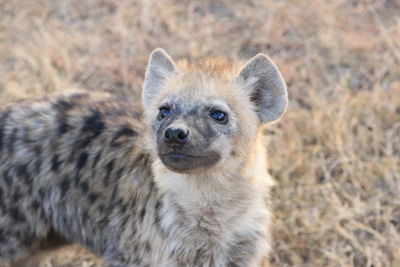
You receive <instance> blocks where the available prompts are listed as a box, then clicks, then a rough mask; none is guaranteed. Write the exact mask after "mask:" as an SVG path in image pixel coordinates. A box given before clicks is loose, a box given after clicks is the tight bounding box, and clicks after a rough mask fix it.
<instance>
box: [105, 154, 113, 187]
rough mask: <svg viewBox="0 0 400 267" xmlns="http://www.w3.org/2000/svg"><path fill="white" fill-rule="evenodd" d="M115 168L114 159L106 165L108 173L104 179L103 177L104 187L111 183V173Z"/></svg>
mask: <svg viewBox="0 0 400 267" xmlns="http://www.w3.org/2000/svg"><path fill="white" fill-rule="evenodd" d="M113 168H114V160H111V161H110V162H109V163H107V165H106V175H105V176H104V179H103V186H104V187H108V186H109V184H110V175H111V172H112V170H113Z"/></svg>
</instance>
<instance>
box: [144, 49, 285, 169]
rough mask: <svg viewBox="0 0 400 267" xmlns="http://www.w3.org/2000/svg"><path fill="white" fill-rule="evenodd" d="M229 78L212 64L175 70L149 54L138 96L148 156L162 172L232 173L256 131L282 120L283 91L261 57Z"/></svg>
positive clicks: (229, 71)
mask: <svg viewBox="0 0 400 267" xmlns="http://www.w3.org/2000/svg"><path fill="white" fill-rule="evenodd" d="M233 72H234V69H233V67H232V66H229V65H228V64H226V62H222V61H218V60H216V59H211V60H208V61H204V62H201V63H199V64H194V65H187V64H181V65H179V64H178V66H175V64H174V63H173V62H172V60H171V59H170V57H169V56H168V55H167V54H166V53H165V52H164V51H163V50H161V49H156V50H155V51H154V52H153V53H152V55H151V57H150V61H149V65H148V68H147V72H146V79H145V83H144V88H143V94H142V96H143V104H144V107H145V114H146V121H147V123H148V126H149V129H150V132H151V135H152V138H153V139H152V144H153V150H154V152H156V154H157V155H158V157H159V158H160V160H161V162H162V163H163V164H164V165H165V167H167V168H168V169H170V170H172V171H174V172H186V173H187V172H195V171H202V172H204V171H213V170H220V171H221V170H222V171H224V170H227V169H228V170H232V169H235V168H237V167H238V166H239V165H240V164H241V163H242V162H243V161H244V160H245V159H246V158H247V154H248V152H249V151H248V150H249V146H250V144H251V143H252V141H254V140H255V139H256V134H257V130H258V128H259V126H260V125H261V124H263V123H265V122H269V121H273V120H276V119H277V118H279V117H280V116H281V115H282V114H283V112H284V110H285V107H286V101H287V99H286V88H285V85H284V82H283V80H282V78H281V76H280V74H279V71H278V70H277V69H276V67H275V65H274V64H273V63H272V62H271V61H270V60H269V59H268V58H267V57H266V56H264V55H258V56H256V57H255V58H254V59H253V60H251V61H250V62H249V63H248V64H247V65H246V66H245V67H244V68H243V70H242V71H240V73H239V74H238V75H233Z"/></svg>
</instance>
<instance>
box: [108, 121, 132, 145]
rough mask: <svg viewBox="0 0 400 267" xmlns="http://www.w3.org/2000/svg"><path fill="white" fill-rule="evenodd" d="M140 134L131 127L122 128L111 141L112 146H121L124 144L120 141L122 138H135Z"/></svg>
mask: <svg viewBox="0 0 400 267" xmlns="http://www.w3.org/2000/svg"><path fill="white" fill-rule="evenodd" d="M137 135H138V133H137V132H136V131H134V130H133V129H131V128H130V127H129V126H122V127H121V128H120V129H119V130H118V131H117V132H115V133H114V135H113V138H112V140H111V145H112V146H120V145H121V144H123V142H121V141H120V140H119V139H120V138H121V137H124V136H125V137H128V138H129V137H134V136H137Z"/></svg>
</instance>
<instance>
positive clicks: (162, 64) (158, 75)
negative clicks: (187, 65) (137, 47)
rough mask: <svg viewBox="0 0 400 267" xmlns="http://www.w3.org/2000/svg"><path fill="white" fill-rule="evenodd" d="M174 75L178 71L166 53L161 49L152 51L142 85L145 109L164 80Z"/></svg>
mask: <svg viewBox="0 0 400 267" xmlns="http://www.w3.org/2000/svg"><path fill="white" fill-rule="evenodd" d="M176 74H178V70H177V68H176V67H175V64H174V62H173V61H172V59H171V57H170V56H169V55H168V54H167V52H165V51H164V50H163V49H161V48H156V49H154V50H153V52H152V53H151V55H150V59H149V62H148V64H147V69H146V75H145V78H144V83H143V91H142V101H143V105H144V106H145V107H146V106H147V105H148V104H149V103H150V102H151V99H152V98H153V97H154V96H155V95H157V93H158V90H160V88H161V86H162V83H163V81H164V80H165V79H166V78H168V77H171V76H173V75H176Z"/></svg>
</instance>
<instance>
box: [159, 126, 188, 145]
mask: <svg viewBox="0 0 400 267" xmlns="http://www.w3.org/2000/svg"><path fill="white" fill-rule="evenodd" d="M188 135H189V131H186V130H183V129H180V128H168V129H166V130H165V132H164V142H165V143H167V144H179V145H183V144H185V143H186V142H187V141H188Z"/></svg>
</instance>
